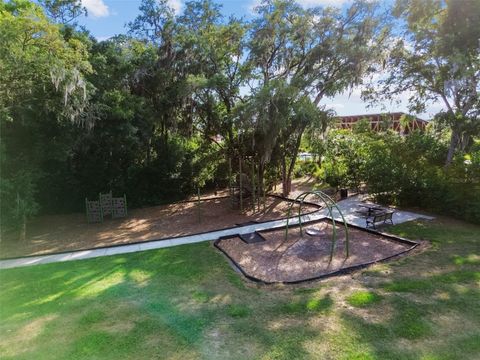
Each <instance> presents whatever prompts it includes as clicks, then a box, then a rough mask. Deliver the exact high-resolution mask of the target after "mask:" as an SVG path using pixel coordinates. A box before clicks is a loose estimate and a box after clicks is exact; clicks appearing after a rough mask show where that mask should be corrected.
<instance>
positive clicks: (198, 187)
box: [197, 186, 202, 222]
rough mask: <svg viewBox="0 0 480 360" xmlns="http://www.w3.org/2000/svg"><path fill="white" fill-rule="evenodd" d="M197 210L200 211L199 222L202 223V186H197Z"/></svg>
mask: <svg viewBox="0 0 480 360" xmlns="http://www.w3.org/2000/svg"><path fill="white" fill-rule="evenodd" d="M197 209H198V222H202V217H201V212H200V186H197Z"/></svg>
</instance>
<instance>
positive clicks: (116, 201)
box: [85, 191, 127, 223]
mask: <svg viewBox="0 0 480 360" xmlns="http://www.w3.org/2000/svg"><path fill="white" fill-rule="evenodd" d="M85 209H86V213H87V221H88V222H89V223H99V222H103V218H104V217H105V216H111V217H112V219H116V218H122V217H126V216H127V196H126V195H125V194H123V197H113V196H112V192H111V191H110V192H109V193H106V194H102V193H100V194H99V195H98V200H88V198H85Z"/></svg>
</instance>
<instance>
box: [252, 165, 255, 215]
mask: <svg viewBox="0 0 480 360" xmlns="http://www.w3.org/2000/svg"><path fill="white" fill-rule="evenodd" d="M252 208H253V212H254V213H255V164H254V162H253V156H252Z"/></svg>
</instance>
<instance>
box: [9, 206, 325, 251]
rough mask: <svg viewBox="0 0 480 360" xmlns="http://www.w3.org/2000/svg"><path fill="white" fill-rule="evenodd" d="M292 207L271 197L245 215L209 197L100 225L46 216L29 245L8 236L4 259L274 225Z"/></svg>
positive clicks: (76, 217) (32, 229)
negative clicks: (240, 226)
mask: <svg viewBox="0 0 480 360" xmlns="http://www.w3.org/2000/svg"><path fill="white" fill-rule="evenodd" d="M290 204H291V203H290V202H288V201H286V200H282V199H279V198H274V197H267V198H266V208H265V210H263V208H262V210H261V211H258V209H257V211H256V212H253V210H252V208H251V207H249V208H248V209H245V211H244V212H243V213H240V211H239V210H232V209H231V207H230V199H229V198H214V199H212V198H206V199H203V200H202V201H201V204H200V206H198V205H197V202H180V203H175V204H169V205H162V206H155V207H149V208H142V209H133V210H131V211H129V213H128V216H127V217H126V218H123V219H115V220H112V219H105V220H104V222H103V223H98V224H88V223H87V222H86V219H85V215H84V214H70V215H55V216H43V217H39V218H37V219H35V220H33V221H32V222H31V223H30V224H29V225H28V227H27V239H26V241H24V242H20V241H19V240H18V235H17V234H10V235H9V236H5V237H3V238H2V241H1V242H0V257H1V258H9V257H18V256H26V255H40V254H49V253H56V252H63V251H73V250H82V249H91V248H97V247H104V246H111V245H121V244H128V243H135V242H142V241H149V240H156V239H162V238H170V237H176V236H184V235H192V234H197V233H202V232H207V231H213V230H217V229H225V228H229V227H234V226H236V225H237V224H241V223H247V222H252V221H254V222H261V221H269V220H275V219H278V218H283V217H286V216H287V211H288V208H289V206H290ZM296 209H297V206H296V205H295V211H297V210H296ZM303 209H304V210H303V211H304V212H311V211H315V210H317V208H316V207H314V206H311V205H304V208H303ZM199 212H200V222H199V217H198V214H199Z"/></svg>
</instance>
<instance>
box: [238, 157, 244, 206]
mask: <svg viewBox="0 0 480 360" xmlns="http://www.w3.org/2000/svg"><path fill="white" fill-rule="evenodd" d="M238 169H239V171H240V176H239V178H238V180H239V181H238V185H239V187H240V212H243V187H242V157H241V156H239V158H238Z"/></svg>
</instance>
